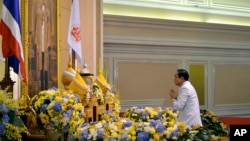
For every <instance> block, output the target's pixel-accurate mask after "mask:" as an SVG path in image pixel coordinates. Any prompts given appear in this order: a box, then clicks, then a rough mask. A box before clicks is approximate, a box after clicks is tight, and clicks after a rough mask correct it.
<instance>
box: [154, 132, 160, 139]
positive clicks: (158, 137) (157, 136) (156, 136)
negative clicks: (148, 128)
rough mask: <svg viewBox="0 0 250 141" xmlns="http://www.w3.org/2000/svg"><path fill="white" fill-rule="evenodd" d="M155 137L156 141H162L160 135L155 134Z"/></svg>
mask: <svg viewBox="0 0 250 141" xmlns="http://www.w3.org/2000/svg"><path fill="white" fill-rule="evenodd" d="M153 137H154V141H159V140H160V134H159V133H158V134H154V135H153Z"/></svg>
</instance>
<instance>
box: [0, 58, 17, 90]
mask: <svg viewBox="0 0 250 141" xmlns="http://www.w3.org/2000/svg"><path fill="white" fill-rule="evenodd" d="M4 73H5V74H4V78H3V80H2V81H0V86H1V89H2V90H4V89H5V88H7V87H9V89H8V90H7V92H11V93H13V85H14V83H15V82H14V81H12V80H11V78H10V68H9V60H8V58H5V72H4Z"/></svg>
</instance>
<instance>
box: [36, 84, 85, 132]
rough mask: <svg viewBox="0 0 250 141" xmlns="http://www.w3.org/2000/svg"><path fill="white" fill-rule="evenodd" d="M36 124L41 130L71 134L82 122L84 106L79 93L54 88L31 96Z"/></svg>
mask: <svg viewBox="0 0 250 141" xmlns="http://www.w3.org/2000/svg"><path fill="white" fill-rule="evenodd" d="M32 105H33V109H34V111H35V113H36V117H37V124H38V125H39V127H40V128H41V129H42V130H43V131H48V130H53V131H57V132H61V133H66V132H67V133H68V134H72V133H73V132H75V130H76V128H77V127H78V126H79V125H81V124H82V123H84V118H83V114H84V108H83V106H82V103H81V100H80V97H79V95H77V94H73V93H72V92H71V91H66V90H58V89H56V88H53V89H49V90H44V91H41V92H40V93H39V94H38V95H36V96H34V97H33V98H32Z"/></svg>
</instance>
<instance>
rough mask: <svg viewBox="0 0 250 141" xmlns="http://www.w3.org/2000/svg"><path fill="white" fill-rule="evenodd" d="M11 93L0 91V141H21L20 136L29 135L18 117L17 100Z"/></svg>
mask: <svg viewBox="0 0 250 141" xmlns="http://www.w3.org/2000/svg"><path fill="white" fill-rule="evenodd" d="M11 97H12V93H7V90H0V140H1V139H2V140H4V141H8V140H18V141H20V140H22V134H27V135H29V132H28V129H27V127H26V126H25V125H24V122H23V120H22V119H21V118H20V117H19V116H18V105H19V103H18V100H14V99H13V98H11Z"/></svg>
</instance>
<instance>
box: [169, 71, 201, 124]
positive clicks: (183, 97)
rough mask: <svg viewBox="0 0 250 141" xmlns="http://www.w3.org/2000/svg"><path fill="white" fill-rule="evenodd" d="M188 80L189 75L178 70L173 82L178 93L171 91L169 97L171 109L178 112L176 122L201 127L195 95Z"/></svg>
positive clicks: (197, 101)
mask: <svg viewBox="0 0 250 141" xmlns="http://www.w3.org/2000/svg"><path fill="white" fill-rule="evenodd" d="M188 79H189V73H188V72H187V71H186V70H184V69H178V70H177V72H176V74H175V76H174V82H175V84H176V85H177V86H179V90H178V93H176V92H175V91H174V90H173V89H171V90H170V94H169V95H170V97H171V99H172V100H173V108H174V109H175V110H178V111H179V112H180V113H179V115H178V122H186V124H187V125H190V126H193V125H197V124H198V125H200V126H202V122H201V116H200V107H199V100H198V97H197V93H196V90H195V88H194V87H193V85H192V84H191V83H190V82H189V80H188Z"/></svg>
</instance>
